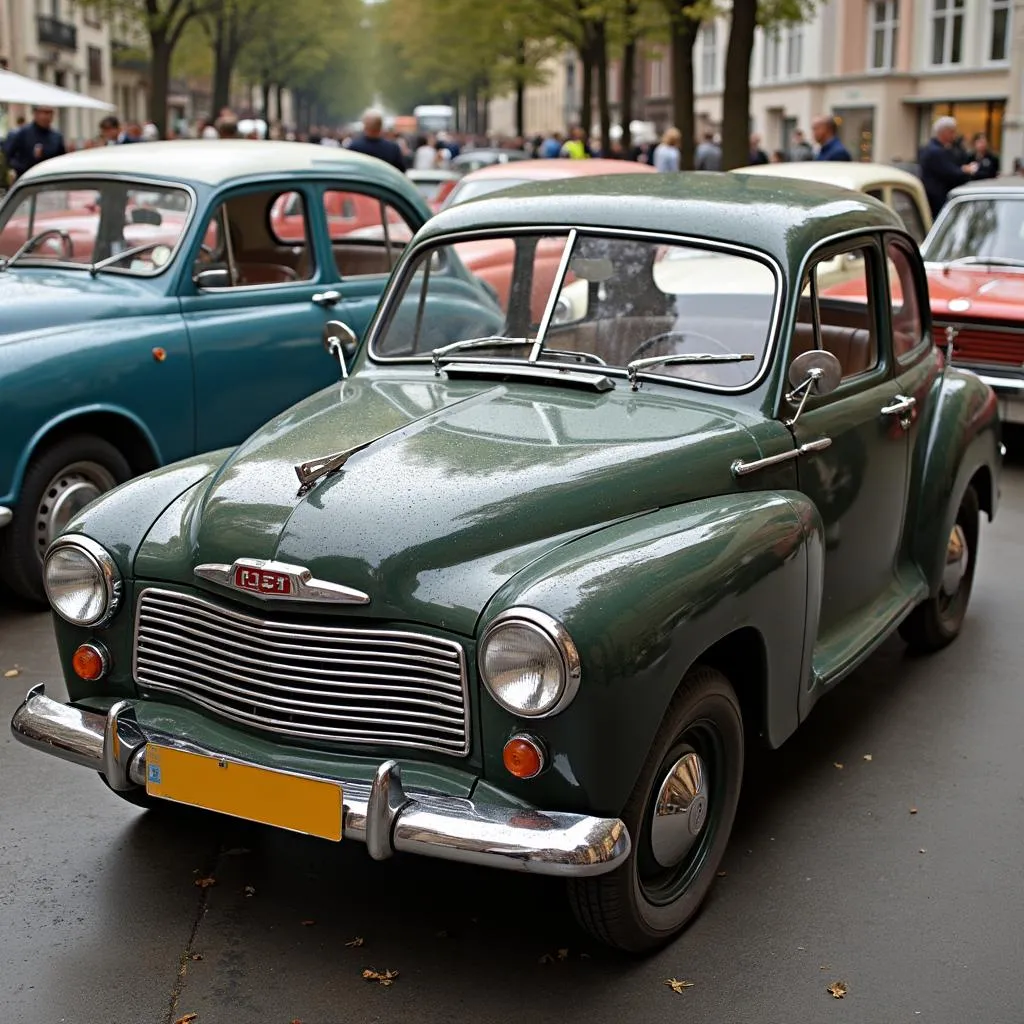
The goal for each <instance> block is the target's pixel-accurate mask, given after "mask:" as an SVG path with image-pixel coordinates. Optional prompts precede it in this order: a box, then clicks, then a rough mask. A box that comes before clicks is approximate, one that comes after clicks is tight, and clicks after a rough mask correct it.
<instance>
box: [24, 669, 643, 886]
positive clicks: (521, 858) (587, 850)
mask: <svg viewBox="0 0 1024 1024" xmlns="http://www.w3.org/2000/svg"><path fill="white" fill-rule="evenodd" d="M11 732H12V733H13V734H14V737H15V738H16V739H18V740H20V741H21V742H22V743H25V744H27V745H28V746H30V747H34V748H36V749H37V750H42V751H44V752H46V753H48V754H52V755H53V756H54V757H59V758H62V759H63V760H65V761H71V762H72V763H73V764H78V765H81V766H82V767H84V768H91V769H93V770H94V771H97V772H100V773H102V774H103V776H104V777H105V778H106V780H107V782H108V783H109V784H110V786H111V788H112V789H115V790H120V791H128V790H132V789H135V788H137V787H144V786H145V785H146V744H147V743H150V742H152V743H159V744H162V745H166V746H174V747H178V748H179V749H182V750H188V751H191V752H193V753H197V754H204V755H206V756H208V757H220V756H222V755H221V753H220V752H218V751H215V750H208V749H205V748H203V747H201V746H197V745H196V744H194V743H192V742H190V741H188V740H185V739H183V738H181V737H172V736H167V735H162V734H160V733H158V732H156V731H155V730H152V729H147V730H145V731H144V730H143V728H142V727H141V726H140V725H139V723H138V721H137V719H136V716H135V712H134V702H133V701H130V700H121V701H118V702H117V703H115V704H114V705H112V706H111V707H110V709H109V710H108V711H107V713H106V714H101V713H98V712H95V711H88V710H84V709H81V708H76V707H74V706H72V705H68V704H61V703H59V702H58V701H55V700H51V699H50V698H49V697H47V696H46V695H45V692H44V687H43V686H42V684H40V685H38V686H35V687H33V688H32V689H31V690H29V692H28V695H27V696H26V698H25V700H24V702H23V703H22V704H21V705H20V707H19V708H18V709H17V711H15V713H14V717H13V718H12V719H11ZM308 778H310V779H314V778H316V777H315V776H308ZM320 781H324V780H320ZM326 781H333V780H326ZM340 785H341V789H342V799H343V809H342V836H343V838H344V839H347V840H356V841H357V842H363V843H365V844H366V847H367V850H368V851H369V854H370V856H371V857H373V858H374V859H375V860H385V859H387V858H388V857H390V856H391V855H392V854H393V853H394V852H395V851H396V850H401V851H402V852H405V853H417V854H421V855H422V856H426V857H439V858H441V859H443V860H454V861H461V862H463V863H470V864H481V865H484V866H487V867H496V868H506V869H510V870H513V871H523V872H529V873H532V874H538V875H558V876H562V877H566V878H580V877H587V876H592V875H600V874H604V873H605V872H608V871H612V870H614V869H615V868H616V867H618V866H619V865H620V864H621V863H622V861H623V860H624V859H625V858H626V856H627V855H628V854H629V850H630V839H629V832H628V831H627V829H626V826H625V825H624V824H623V822H622V821H621V820H620V819H618V818H596V817H590V816H588V815H583V814H566V813H561V812H552V811H538V810H530V809H524V808H519V807H503V806H495V805H486V804H479V803H475V802H474V801H473V800H470V799H464V798H460V797H450V796H438V795H434V794H429V793H413V792H406V791H405V790H404V789H403V787H402V773H401V767H400V766H399V764H398V763H397V762H396V761H385V762H383V763H382V764H381V765H379V766H378V768H377V771H376V774H375V776H374V778H373V781H372V782H371V783H366V782H364V781H351V782H342V783H340Z"/></svg>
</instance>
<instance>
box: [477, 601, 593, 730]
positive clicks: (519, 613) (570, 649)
mask: <svg viewBox="0 0 1024 1024" xmlns="http://www.w3.org/2000/svg"><path fill="white" fill-rule="evenodd" d="M511 625H515V626H517V627H519V628H525V629H527V630H531V631H533V632H534V633H536V634H537V635H538V636H539V637H540V638H542V640H543V641H544V642H545V643H547V644H548V645H550V646H551V647H552V648H553V649H554V651H555V652H556V653H557V655H558V657H559V660H560V662H561V669H562V681H561V687H560V690H559V693H558V696H557V697H556V698H555V699H554V700H553V701H551V702H550V703H549V704H547V705H546V706H545V707H543V708H540V709H524V708H522V707H519V706H516V705H515V704H512V703H510V702H509V701H507V700H506V699H505V698H504V697H503V696H502V695H501V693H500V692H498V691H497V690H496V689H495V688H494V687H493V686H492V684H491V682H490V680H489V679H488V678H487V672H486V669H485V655H486V653H487V647H488V644H489V643H490V642H491V641H492V640H493V639H494V636H495V634H497V633H499V632H500V631H501V630H502V629H505V628H507V627H508V626H511ZM477 671H478V672H479V674H480V680H481V682H482V683H483V685H484V687H485V688H486V689H487V692H488V693H489V694H490V695H491V697H492V698H493V700H494V701H495V703H496V704H498V705H499V706H500V707H502V708H504V710H506V711H508V712H509V713H510V714H513V715H515V716H516V717H518V718H531V719H533V718H550V717H551V716H552V715H557V714H558V713H559V712H561V711H564V710H565V709H566V708H567V707H568V706H569V705H570V704H571V703H572V702H573V700H574V699H575V697H576V694H577V692H578V691H579V687H580V674H581V673H580V656H579V652H578V651H577V649H576V645H575V644H574V643H573V640H572V637H570V636H569V632H568V630H567V629H566V628H565V626H563V625H562V623H560V622H559V621H558V620H557V619H555V618H553V617H552V616H550V615H548V614H547V613H546V612H542V611H538V610H537V609H536V608H525V607H524V608H508V609H506V610H505V611H503V612H501V613H500V614H499V615H496V616H495V617H494V619H493V620H492V621H491V622H490V623H489V624H488V626H487V628H486V629H485V630H484V633H483V636H482V637H481V638H480V644H479V646H478V647H477Z"/></svg>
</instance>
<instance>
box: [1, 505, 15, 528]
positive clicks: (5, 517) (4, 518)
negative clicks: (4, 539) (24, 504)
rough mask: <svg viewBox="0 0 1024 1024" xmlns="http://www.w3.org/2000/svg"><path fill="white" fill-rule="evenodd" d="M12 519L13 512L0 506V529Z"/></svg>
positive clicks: (4, 506)
mask: <svg viewBox="0 0 1024 1024" xmlns="http://www.w3.org/2000/svg"><path fill="white" fill-rule="evenodd" d="M13 518H14V512H13V511H12V510H11V509H9V508H8V507H7V506H6V505H0V528H3V527H4V526H7V525H8V524H9V523H10V521H11V520H12V519H13Z"/></svg>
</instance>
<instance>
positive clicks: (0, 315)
mask: <svg viewBox="0 0 1024 1024" xmlns="http://www.w3.org/2000/svg"><path fill="white" fill-rule="evenodd" d="M151 296H152V292H151V291H150V290H149V289H147V288H146V287H145V286H144V285H143V284H141V283H140V282H138V281H134V280H132V278H130V277H128V276H127V275H125V274H104V273H99V274H97V275H96V276H95V277H92V276H91V275H90V274H89V272H88V271H86V270H59V269H56V268H54V269H50V268H37V267H31V268H28V267H24V268H23V267H15V268H12V269H11V270H5V271H2V272H0V311H2V312H0V344H2V343H3V342H4V341H9V340H12V339H14V338H15V337H16V336H18V335H20V334H24V333H26V332H31V333H32V334H35V333H36V332H38V331H43V330H46V329H48V328H52V327H64V326H66V325H69V324H78V323H82V322H85V321H89V320H106V319H110V318H113V317H119V316H131V315H133V314H135V313H136V312H137V309H136V308H135V306H136V304H135V300H136V299H141V298H143V297H151Z"/></svg>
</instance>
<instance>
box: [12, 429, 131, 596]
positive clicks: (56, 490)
mask: <svg viewBox="0 0 1024 1024" xmlns="http://www.w3.org/2000/svg"><path fill="white" fill-rule="evenodd" d="M131 476H132V471H131V466H129V464H128V461H127V459H125V457H124V456H123V455H122V454H121V453H120V452H119V451H118V450H117V448H115V447H114V446H113V445H112V444H111V443H110V442H109V441H106V440H104V439H103V438H101V437H95V436H93V435H85V434H83V435H79V436H77V437H67V438H64V439H63V440H61V441H58V442H57V443H55V444H53V445H51V446H50V447H48V448H45V449H43V451H42V452H41V453H39V454H38V455H37V456H36V457H35V458H34V459H33V460H32V462H31V463H30V464H29V467H28V470H27V471H26V473H25V479H24V482H23V484H22V488H21V500H20V501H19V502H18V506H17V508H16V509H15V513H14V519H13V521H12V522H11V525H10V526H9V527H7V528H6V529H5V530H3V531H2V532H0V572H2V574H3V579H4V582H5V583H6V584H7V586H8V587H9V588H10V589H11V590H12V591H13V592H14V593H15V594H16V595H17V596H18V597H21V598H23V599H24V600H26V601H29V602H31V603H33V604H40V605H43V604H45V603H46V591H45V590H44V588H43V555H44V554H45V553H46V549H47V548H48V547H49V546H50V542H51V541H52V540H53V539H54V538H55V537H57V536H58V535H59V534H60V532H61V531H62V530H63V529H64V527H65V526H67V524H68V523H69V522H70V520H71V519H72V517H73V516H75V515H77V514H78V513H79V512H80V511H81V510H82V509H83V508H85V506H86V505H88V504H89V503H90V502H92V501H94V500H95V499H96V498H98V497H99V496H100V495H101V494H103V493H104V492H106V491H109V490H111V489H112V488H114V487H116V486H117V485H118V484H119V483H121V482H123V481H125V480H127V479H129V478H130V477H131Z"/></svg>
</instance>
